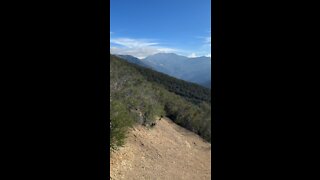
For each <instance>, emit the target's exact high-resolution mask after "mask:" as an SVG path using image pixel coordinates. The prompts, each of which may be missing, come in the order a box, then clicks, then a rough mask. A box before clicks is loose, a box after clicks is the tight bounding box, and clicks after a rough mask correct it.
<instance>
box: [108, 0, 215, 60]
mask: <svg viewBox="0 0 320 180" xmlns="http://www.w3.org/2000/svg"><path fill="white" fill-rule="evenodd" d="M110 13H111V14H110V51H111V53H114V54H129V55H133V56H136V57H139V58H144V57H146V56H148V55H152V54H156V53H159V52H173V53H176V54H180V55H184V56H189V57H196V56H210V57H211V0H110Z"/></svg>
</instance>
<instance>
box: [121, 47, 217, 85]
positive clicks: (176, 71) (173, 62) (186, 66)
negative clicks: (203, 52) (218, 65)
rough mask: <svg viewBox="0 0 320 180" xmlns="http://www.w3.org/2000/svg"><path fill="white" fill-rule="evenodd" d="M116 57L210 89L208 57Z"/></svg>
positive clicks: (165, 54)
mask: <svg viewBox="0 0 320 180" xmlns="http://www.w3.org/2000/svg"><path fill="white" fill-rule="evenodd" d="M117 56H119V57H121V58H123V59H125V60H127V61H128V62H131V63H134V64H137V65H140V66H144V67H148V68H151V69H153V70H156V71H158V72H162V73H165V74H167V75H169V76H173V77H175V78H178V79H182V80H185V81H189V82H193V83H197V84H199V85H202V86H204V87H207V88H211V58H209V57H205V56H202V57H196V58H188V57H185V56H180V55H177V54H174V53H158V54H154V55H151V56H148V57H146V58H144V59H138V58H136V57H133V56H130V55H117Z"/></svg>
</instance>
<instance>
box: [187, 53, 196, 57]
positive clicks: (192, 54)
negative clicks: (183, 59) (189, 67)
mask: <svg viewBox="0 0 320 180" xmlns="http://www.w3.org/2000/svg"><path fill="white" fill-rule="evenodd" d="M188 57H189V58H195V57H197V55H196V53H191V54H190V55H189V56H188Z"/></svg>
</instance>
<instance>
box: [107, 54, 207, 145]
mask: <svg viewBox="0 0 320 180" xmlns="http://www.w3.org/2000/svg"><path fill="white" fill-rule="evenodd" d="M110 112H111V114H110V115H111V116H110V130H111V135H110V142H111V147H112V148H113V149H114V148H116V147H117V146H121V145H122V144H123V143H124V138H125V135H126V130H127V129H128V128H129V127H130V126H131V125H132V124H133V123H139V124H143V125H146V126H149V125H150V124H151V123H153V122H154V121H155V120H156V119H155V118H156V116H158V117H160V116H167V117H169V118H170V119H172V120H173V121H174V122H175V123H177V124H179V125H181V126H183V127H185V128H187V129H189V130H191V131H193V132H195V133H197V134H199V135H200V136H202V137H203V138H204V139H206V140H207V141H209V142H211V94H210V90H209V89H206V88H203V87H201V86H199V85H196V84H192V83H188V82H185V81H182V80H178V79H175V78H172V77H170V76H167V75H164V74H162V73H159V72H155V71H152V70H150V69H147V68H143V67H140V66H137V65H134V64H131V63H128V62H126V61H124V60H122V59H120V58H118V57H116V56H112V55H110Z"/></svg>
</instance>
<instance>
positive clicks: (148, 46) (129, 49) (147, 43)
mask: <svg viewBox="0 0 320 180" xmlns="http://www.w3.org/2000/svg"><path fill="white" fill-rule="evenodd" d="M110 43H111V44H113V46H111V47H110V52H111V53H112V54H126V55H132V56H135V57H138V58H140V59H143V58H145V57H147V56H150V55H153V54H156V53H170V52H178V50H177V49H174V48H169V47H163V46H160V45H159V43H157V42H154V41H152V40H148V39H132V38H113V39H110Z"/></svg>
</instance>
